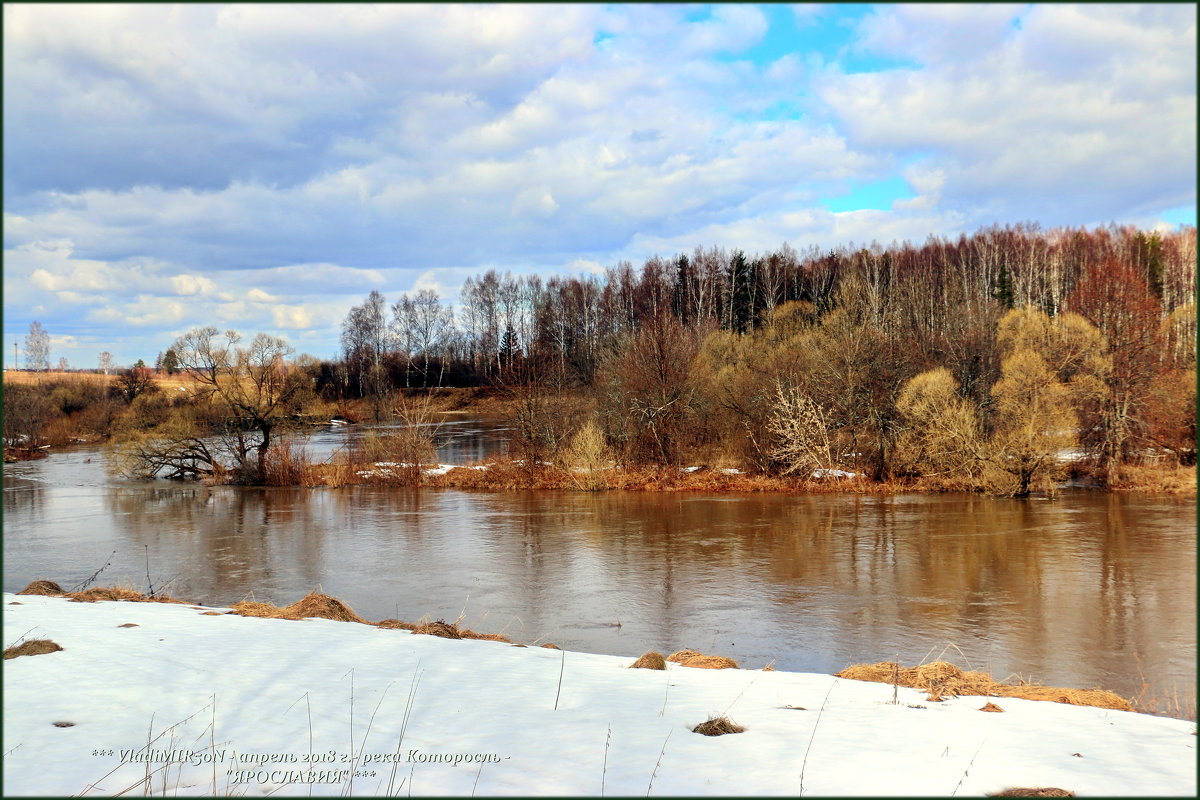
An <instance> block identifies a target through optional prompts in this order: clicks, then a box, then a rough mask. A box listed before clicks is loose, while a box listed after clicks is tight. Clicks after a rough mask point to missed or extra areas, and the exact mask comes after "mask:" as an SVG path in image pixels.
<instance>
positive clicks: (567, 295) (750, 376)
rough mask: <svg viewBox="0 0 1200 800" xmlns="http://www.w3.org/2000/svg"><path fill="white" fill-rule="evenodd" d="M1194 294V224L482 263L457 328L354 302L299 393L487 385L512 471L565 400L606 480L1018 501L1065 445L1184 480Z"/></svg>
mask: <svg viewBox="0 0 1200 800" xmlns="http://www.w3.org/2000/svg"><path fill="white" fill-rule="evenodd" d="M1195 287H1196V229H1195V228H1194V227H1185V228H1183V229H1181V230H1178V231H1175V232H1170V233H1163V232H1157V231H1152V232H1147V231H1143V230H1140V229H1136V228H1131V227H1116V226H1110V227H1107V228H1098V229H1093V230H1086V229H1051V230H1042V229H1041V228H1039V227H1038V226H1036V225H1016V226H1007V227H992V228H987V229H984V230H981V231H978V232H976V233H975V234H973V235H970V236H968V235H963V236H960V237H958V238H957V239H945V238H937V237H930V238H929V239H928V240H927V241H926V242H925V243H924V244H921V245H913V244H910V243H903V244H893V245H891V246H889V247H886V248H885V247H880V246H878V245H872V246H871V247H868V248H852V247H844V248H841V249H836V250H830V251H827V252H822V251H819V250H817V249H816V248H810V249H809V250H808V251H806V252H803V253H800V252H797V251H796V250H794V249H792V248H791V247H789V246H788V245H786V244H784V245H783V246H782V247H780V248H778V249H777V250H774V251H771V252H768V253H765V254H755V255H747V254H746V253H745V252H743V251H741V250H733V251H726V250H723V249H720V248H709V249H702V248H697V249H695V250H694V251H693V252H692V253H690V254H688V253H681V254H677V255H675V256H674V257H672V258H661V257H654V258H651V259H648V260H646V261H645V262H644V263H643V264H642V265H641V267H640V269H634V267H633V266H632V265H631V264H629V263H627V262H623V263H620V264H618V265H617V266H615V267H613V268H610V269H608V270H606V272H605V273H604V274H603V275H589V276H578V277H567V276H556V277H552V278H549V279H548V280H544V281H543V280H542V279H541V278H539V277H538V276H530V275H526V276H514V275H511V274H508V273H506V274H503V275H501V274H498V273H497V272H495V271H494V270H493V271H488V272H486V273H484V274H483V275H481V276H478V277H474V278H471V279H468V280H467V281H466V283H465V284H464V286H463V289H462V292H461V304H460V306H459V310H458V313H457V314H455V313H454V311H453V310H452V309H451V307H450V306H449V305H448V304H447V303H444V302H442V301H441V300H440V298H438V297H437V295H436V294H434V293H432V292H429V291H422V292H419V293H418V294H417V295H416V296H415V297H411V298H410V297H402V298H400V299H399V300H398V301H396V302H395V303H392V304H391V305H390V306H389V304H388V303H387V301H386V299H385V298H384V297H383V295H381V294H380V293H378V292H373V293H372V294H371V295H370V297H368V298H367V300H366V301H365V302H364V303H363V304H362V305H359V306H356V307H355V308H354V309H352V310H351V312H350V313H349V315H348V316H347V318H346V320H345V322H344V324H343V334H342V344H343V353H342V359H341V360H340V361H339V362H327V363H326V364H325V365H324V367H325V368H324V370H323V374H322V375H321V376H320V378H319V380H318V383H319V390H320V391H322V392H324V393H325V394H326V395H329V396H339V397H359V398H364V399H368V400H371V401H373V402H375V404H376V405H377V406H378V407H380V408H382V407H383V406H385V405H386V403H385V402H383V401H382V399H383V398H386V397H387V396H388V394H389V392H391V391H393V390H395V389H398V388H408V389H411V388H416V387H427V386H431V385H457V386H488V387H492V388H494V389H496V390H498V391H500V392H502V393H504V394H506V395H507V396H509V397H510V398H511V399H514V400H516V401H517V402H516V403H515V404H514V406H513V408H514V409H515V410H514V411H513V422H514V423H516V425H515V430H516V444H517V445H518V446H519V448H520V449H521V450H522V452H523V453H524V454H525V455H526V456H528V457H529V458H550V457H552V456H553V455H554V454H555V453H557V452H559V451H560V450H562V448H563V447H564V446H565V445H566V444H567V442H568V440H569V439H570V437H571V435H572V434H573V433H574V430H573V429H574V428H577V427H578V424H572V423H571V422H569V421H566V420H565V418H564V413H563V412H564V409H566V408H568V407H569V406H571V403H570V402H568V401H567V400H566V399H565V398H567V397H568V396H570V397H573V398H574V399H575V400H576V401H577V400H578V399H579V398H580V397H583V398H585V399H586V401H587V403H585V406H586V409H585V410H586V412H587V413H589V414H591V415H593V416H594V418H595V422H596V423H597V424H598V425H599V427H600V429H601V430H602V431H603V433H604V436H605V440H606V442H607V443H608V445H609V447H611V448H612V452H613V454H614V456H615V457H616V458H617V459H618V460H620V461H622V462H624V463H658V464H680V463H682V462H683V461H684V460H696V459H699V458H708V459H710V460H720V459H722V458H724V459H726V460H731V461H734V462H740V463H742V464H745V465H747V466H750V467H751V468H753V469H757V470H763V471H807V470H810V469H829V470H832V469H835V468H836V469H840V470H843V471H849V470H854V471H861V472H865V473H867V474H868V475H870V476H871V477H873V478H876V479H880V480H887V479H891V478H893V477H897V476H924V477H927V478H928V477H941V478H945V479H946V480H948V481H950V482H951V483H954V484H956V485H969V486H978V485H981V482H982V484H984V485H987V486H990V487H992V488H993V489H994V488H995V487H997V486H1002V487H1003V488H1004V490H1005V491H1006V492H1009V493H1017V494H1023V493H1027V492H1028V491H1030V490H1031V487H1035V486H1040V487H1043V488H1044V487H1045V486H1048V485H1050V482H1051V481H1052V479H1055V478H1059V477H1061V472H1062V470H1061V466H1060V465H1061V463H1062V462H1063V461H1064V457H1063V456H1062V453H1063V452H1064V451H1066V452H1068V453H1072V454H1073V455H1074V456H1075V457H1076V460H1080V459H1082V460H1085V461H1090V462H1091V463H1093V464H1094V465H1096V466H1097V467H1098V468H1099V470H1100V471H1101V474H1102V475H1103V474H1104V472H1106V471H1108V470H1110V469H1112V468H1113V467H1114V466H1115V465H1119V464H1123V463H1130V462H1135V461H1139V460H1141V461H1144V460H1146V459H1158V460H1162V459H1163V458H1167V459H1169V460H1173V461H1174V462H1177V463H1180V464H1185V465H1189V464H1191V463H1194V458H1195V353H1196V319H1195ZM575 410H577V411H578V402H576V403H575ZM568 416H569V415H568ZM800 420H804V423H803V424H801V423H800ZM955 421H956V422H955ZM955 424H957V425H958V426H959V427H958V429H957V430H956V432H955V433H953V434H950V433H948V432H947V430H946V429H947V427H953V425H955ZM1019 430H1024V431H1025V432H1026V433H1025V434H1022V435H1023V436H1024V439H1023V440H1022V441H1021V442H1018V439H1020V436H1019V435H1018V431H1019ZM968 434H969V435H968ZM947 437H950V438H947ZM954 437H957V444H954V447H951V444H953V443H954V442H953V441H952V440H953V439H954ZM789 438H790V443H789V441H788V440H789ZM1010 484H1011V485H1010ZM1010 490H1011V491H1010Z"/></svg>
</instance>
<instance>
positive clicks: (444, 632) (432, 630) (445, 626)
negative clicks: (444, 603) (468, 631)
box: [413, 619, 463, 639]
mask: <svg viewBox="0 0 1200 800" xmlns="http://www.w3.org/2000/svg"><path fill="white" fill-rule="evenodd" d="M413 633H426V634H429V635H430V636H440V637H442V638H443V639H461V638H463V635H462V633H461V632H460V631H459V630H458V627H457V626H455V625H451V624H450V623H449V622H446V620H444V619H439V620H437V621H436V622H426V623H425V624H424V625H418V626H417V627H415V628H413Z"/></svg>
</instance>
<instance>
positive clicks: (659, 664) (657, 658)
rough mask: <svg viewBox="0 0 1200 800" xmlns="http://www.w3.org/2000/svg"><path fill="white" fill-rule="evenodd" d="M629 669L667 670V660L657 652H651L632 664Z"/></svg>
mask: <svg viewBox="0 0 1200 800" xmlns="http://www.w3.org/2000/svg"><path fill="white" fill-rule="evenodd" d="M629 668H630V669H666V668H667V659H666V658H664V657H663V654H662V653H658V652H655V651H654V650H651V651H650V652H649V653H646V654H644V655H643V656H642V657H641V658H639V659H638V660H637V661H635V662H633V663H632V664H630V665H629Z"/></svg>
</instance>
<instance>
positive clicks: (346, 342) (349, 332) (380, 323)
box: [176, 291, 394, 419]
mask: <svg viewBox="0 0 1200 800" xmlns="http://www.w3.org/2000/svg"><path fill="white" fill-rule="evenodd" d="M386 308H387V301H386V300H385V299H384V297H383V295H382V294H380V293H379V292H378V291H372V292H371V294H370V295H369V296H368V297H367V299H366V301H365V302H363V304H362V305H358V306H355V307H354V308H352V309H350V313H349V314H347V315H346V319H345V321H344V322H343V323H342V348H343V350H344V351H345V354H346V362H347V366H348V367H349V369H350V373H351V375H352V376H353V377H354V379H355V380H356V381H357V383H358V390H359V393H360V394H361V395H363V396H366V397H370V398H371V400H372V405H373V407H374V410H375V417H376V419H378V418H380V417H381V416H382V413H383V395H384V394H385V392H386V391H387V388H388V385H387V372H386V370H385V369H384V364H383V360H384V356H385V355H387V353H388V352H389V351H390V350H391V349H392V347H393V346H394V341H393V339H392V335H391V330H390V329H389V327H388V324H387V319H386V316H385V310H386ZM176 356H177V357H180V356H179V354H178V353H176Z"/></svg>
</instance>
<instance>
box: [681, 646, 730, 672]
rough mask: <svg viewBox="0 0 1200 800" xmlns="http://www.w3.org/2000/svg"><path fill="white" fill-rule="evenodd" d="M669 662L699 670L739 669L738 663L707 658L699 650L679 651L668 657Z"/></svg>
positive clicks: (721, 657) (727, 659)
mask: <svg viewBox="0 0 1200 800" xmlns="http://www.w3.org/2000/svg"><path fill="white" fill-rule="evenodd" d="M667 661H673V662H675V663H676V664H679V665H680V666H683V667H696V668H698V669H738V663H737V662H736V661H734V660H733V659H732V658H726V657H725V656H706V655H705V654H704V653H701V652H700V651H698V650H679V651H676V652H674V653H672V654H671V655H669V656H667Z"/></svg>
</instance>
